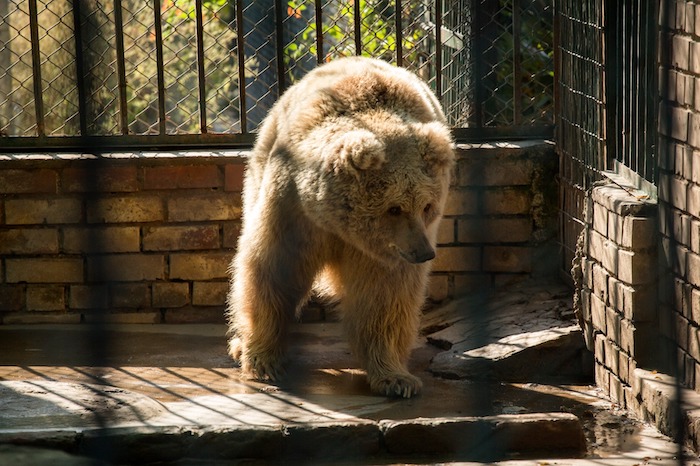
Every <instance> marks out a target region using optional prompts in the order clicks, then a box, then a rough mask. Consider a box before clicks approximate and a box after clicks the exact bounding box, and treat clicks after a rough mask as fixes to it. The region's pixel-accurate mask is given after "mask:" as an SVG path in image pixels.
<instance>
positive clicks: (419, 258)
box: [401, 244, 435, 264]
mask: <svg viewBox="0 0 700 466" xmlns="http://www.w3.org/2000/svg"><path fill="white" fill-rule="evenodd" d="M426 246H427V247H426V248H421V249H413V250H411V251H408V252H405V251H401V257H403V258H404V259H406V260H407V261H408V262H410V263H411V264H422V263H423V262H428V261H429V260H433V259H435V249H433V247H432V246H430V244H426Z"/></svg>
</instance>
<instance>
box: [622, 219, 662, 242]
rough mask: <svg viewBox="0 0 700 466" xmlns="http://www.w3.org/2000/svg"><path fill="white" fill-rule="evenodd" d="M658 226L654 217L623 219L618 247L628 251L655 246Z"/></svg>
mask: <svg viewBox="0 0 700 466" xmlns="http://www.w3.org/2000/svg"><path fill="white" fill-rule="evenodd" d="M657 231H658V225H657V220H656V217H649V218H645V217H630V216H627V217H623V220H622V229H621V234H620V235H619V237H620V245H621V246H622V247H625V248H630V249H646V248H650V247H654V246H656V240H657Z"/></svg>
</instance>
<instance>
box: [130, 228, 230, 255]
mask: <svg viewBox="0 0 700 466" xmlns="http://www.w3.org/2000/svg"><path fill="white" fill-rule="evenodd" d="M218 248H219V226H218V225H191V226H159V227H144V228H143V249H144V251H176V250H183V249H185V250H186V249H218Z"/></svg>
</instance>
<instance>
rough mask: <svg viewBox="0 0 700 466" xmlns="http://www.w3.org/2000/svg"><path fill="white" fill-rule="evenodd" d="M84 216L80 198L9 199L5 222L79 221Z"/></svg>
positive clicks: (6, 205) (13, 223)
mask: <svg viewBox="0 0 700 466" xmlns="http://www.w3.org/2000/svg"><path fill="white" fill-rule="evenodd" d="M82 216H83V206H82V202H81V201H80V200H79V199H66V198H58V199H8V200H6V201H5V223H6V224H8V225H40V224H62V223H78V222H80V220H81V218H82Z"/></svg>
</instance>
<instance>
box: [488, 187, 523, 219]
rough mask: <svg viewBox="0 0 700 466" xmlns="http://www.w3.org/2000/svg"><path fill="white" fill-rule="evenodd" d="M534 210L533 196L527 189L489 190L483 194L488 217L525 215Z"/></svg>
mask: <svg viewBox="0 0 700 466" xmlns="http://www.w3.org/2000/svg"><path fill="white" fill-rule="evenodd" d="M531 208H532V196H531V194H530V192H529V191H528V190H527V189H525V188H501V189H488V190H486V191H484V193H483V209H484V213H485V214H486V215H525V214H529V213H530V209H531Z"/></svg>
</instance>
